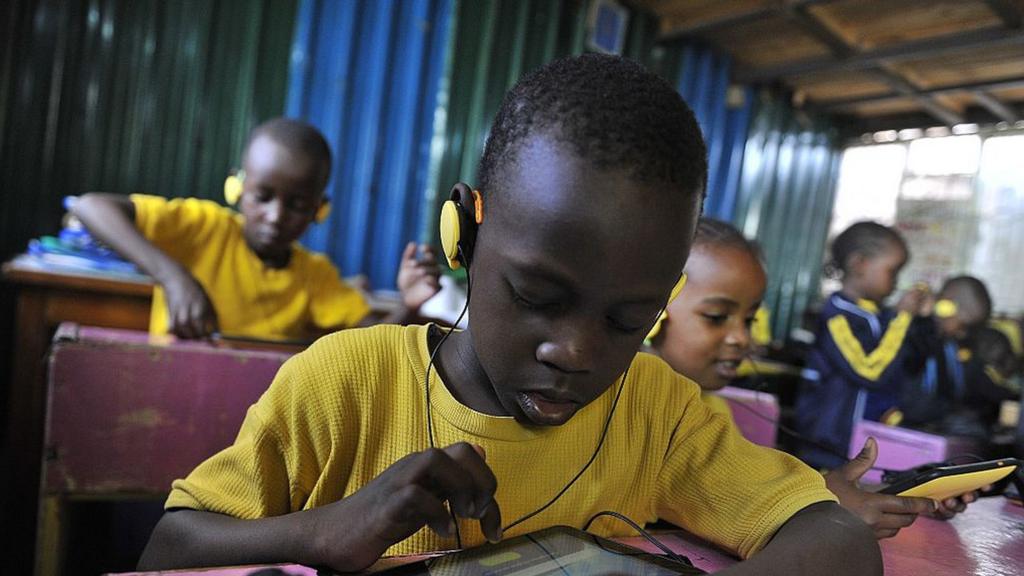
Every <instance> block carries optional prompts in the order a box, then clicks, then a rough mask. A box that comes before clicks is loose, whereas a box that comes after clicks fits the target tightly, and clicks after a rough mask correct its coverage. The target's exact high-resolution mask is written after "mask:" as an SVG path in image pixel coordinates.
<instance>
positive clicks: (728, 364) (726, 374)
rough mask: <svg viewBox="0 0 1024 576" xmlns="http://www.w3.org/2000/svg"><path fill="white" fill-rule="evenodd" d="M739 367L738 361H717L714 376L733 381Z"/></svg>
mask: <svg viewBox="0 0 1024 576" xmlns="http://www.w3.org/2000/svg"><path fill="white" fill-rule="evenodd" d="M739 366H740V361H739V360H718V361H716V362H715V374H718V376H720V377H721V378H725V379H726V380H734V379H735V378H736V376H737V374H738V373H737V369H738V368H739Z"/></svg>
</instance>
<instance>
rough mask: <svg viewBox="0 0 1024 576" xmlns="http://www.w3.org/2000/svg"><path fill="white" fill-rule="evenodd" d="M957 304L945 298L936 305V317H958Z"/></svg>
mask: <svg viewBox="0 0 1024 576" xmlns="http://www.w3.org/2000/svg"><path fill="white" fill-rule="evenodd" d="M956 313H957V306H956V302H953V301H952V300H949V299H946V298H943V299H942V300H939V301H938V302H936V303H935V316H936V317H938V318H952V317H953V316H956Z"/></svg>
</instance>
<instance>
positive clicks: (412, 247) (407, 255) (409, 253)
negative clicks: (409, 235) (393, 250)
mask: <svg viewBox="0 0 1024 576" xmlns="http://www.w3.org/2000/svg"><path fill="white" fill-rule="evenodd" d="M415 257H416V243H415V242H408V243H406V245H405V250H402V260H412V259H414V258H415Z"/></svg>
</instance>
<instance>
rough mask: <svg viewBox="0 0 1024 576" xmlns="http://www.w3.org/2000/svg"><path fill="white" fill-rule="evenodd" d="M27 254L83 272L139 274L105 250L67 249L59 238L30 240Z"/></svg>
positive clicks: (133, 266)
mask: <svg viewBox="0 0 1024 576" xmlns="http://www.w3.org/2000/svg"><path fill="white" fill-rule="evenodd" d="M28 254H29V255H30V256H33V257H34V258H37V259H38V260H40V261H41V262H43V263H47V264H54V265H58V266H67V267H72V268H79V269H84V270H96V271H102V272H117V273H121V274H139V273H140V272H139V269H138V268H136V266H135V265H134V264H132V263H131V262H128V261H125V260H122V259H121V258H120V257H119V256H117V255H116V254H115V253H114V252H111V251H110V250H109V249H107V248H99V247H95V246H93V247H86V248H75V247H69V246H68V245H67V244H65V243H63V242H62V241H61V239H60V238H55V237H53V236H43V237H42V238H40V239H38V240H30V241H29V244H28Z"/></svg>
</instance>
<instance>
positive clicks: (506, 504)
mask: <svg viewBox="0 0 1024 576" xmlns="http://www.w3.org/2000/svg"><path fill="white" fill-rule="evenodd" d="M427 333H428V327H426V326H405V327H403V326H377V327H373V328H367V329H361V330H347V331H344V332H338V333H335V334H331V335H329V336H326V337H324V338H322V339H320V340H319V341H317V342H316V343H315V344H314V345H313V346H312V347H310V348H309V349H308V350H306V351H305V352H303V353H301V354H298V355H296V356H294V357H292V358H291V359H289V360H288V361H287V362H286V363H285V364H284V366H282V368H281V370H280V372H278V374H277V377H276V378H275V379H274V382H273V384H272V385H271V386H270V388H269V389H268V390H267V392H266V393H265V394H264V395H263V397H262V398H260V400H259V401H258V402H257V403H256V404H254V405H253V406H252V407H250V408H249V411H248V414H247V415H246V418H245V421H244V422H243V424H242V428H241V430H240V431H239V433H238V437H237V439H236V440H235V443H234V444H233V445H232V446H230V447H228V448H226V449H224V450H223V451H221V452H219V453H217V454H215V455H214V456H212V457H211V458H210V459H208V460H207V461H206V462H204V463H202V464H200V465H199V466H198V467H197V468H196V469H195V470H194V471H193V472H192V473H191V474H190V475H189V476H188V477H187V478H185V479H184V480H176V481H175V482H174V484H173V487H172V492H171V495H170V497H169V498H168V500H167V503H166V507H167V508H168V509H171V508H192V509H198V510H209V511H213V512H218V513H222V514H228V515H231V516H235V517H239V518H247V519H252V518H260V517H267V516H275V515H280V514H286V513H290V512H294V511H299V510H304V509H309V508H314V507H317V506H323V505H326V504H329V503H331V502H335V501H337V500H339V499H341V498H344V497H346V496H349V495H351V494H352V493H353V492H355V491H357V490H358V489H360V488H361V487H363V486H364V485H365V484H367V483H368V482H369V481H370V480H372V479H373V478H375V477H376V476H378V475H379V474H380V473H381V472H382V471H384V469H386V468H387V467H388V466H390V465H391V464H392V463H394V462H395V461H397V460H398V459H400V458H402V457H403V456H406V455H408V454H410V453H413V452H417V451H422V450H425V449H427V448H428V441H427V424H426V409H425V399H424V371H425V368H426V365H427V362H428V359H429V354H428V345H427ZM624 386H625V388H624V390H623V392H622V397H621V399H620V401H619V405H618V407H617V408H616V410H615V413H614V414H613V417H612V421H611V426H610V428H609V431H608V435H607V438H606V440H605V444H604V446H603V447H602V448H601V450H600V453H599V454H598V456H597V458H596V459H595V461H594V463H593V464H592V465H591V467H590V468H589V469H588V470H587V472H586V473H585V474H584V475H583V476H582V477H581V478H580V479H579V481H577V483H576V484H575V485H573V487H572V488H570V489H569V490H568V491H567V492H566V493H565V494H563V495H562V497H561V498H559V499H558V500H557V501H556V502H555V504H554V505H552V506H551V507H550V508H548V509H547V510H545V511H544V512H542V513H540V514H538V515H537V516H534V517H533V518H531V519H530V520H527V521H525V522H523V523H521V524H519V525H518V526H516V527H515V528H514V529H512V530H510V531H509V532H508V533H507V534H506V535H507V536H514V535H516V534H522V533H525V532H530V531H534V530H538V529H540V528H543V527H546V526H550V525H554V524H566V525H570V526H575V527H577V528H582V527H583V525H584V524H585V523H586V522H587V520H588V519H590V517H591V516H593V515H594V514H596V513H597V512H600V511H602V510H615V511H618V512H620V513H623V514H625V515H627V516H629V517H630V518H632V519H633V520H634V521H636V522H639V523H641V524H642V523H644V522H649V521H653V520H655V519H656V518H664V519H666V520H669V521H671V522H673V523H676V524H678V525H680V526H683V527H685V528H687V529H688V530H690V531H691V532H693V533H696V534H698V535H700V536H702V537H704V538H706V539H708V540H710V541H712V542H715V543H717V544H719V545H721V546H724V547H725V548H727V549H729V550H733V551H736V552H737V553H738V554H740V555H742V556H744V557H746V556H748V555H750V554H751V553H753V552H755V551H756V550H758V549H760V547H762V546H763V545H764V544H765V543H766V542H767V541H768V539H769V538H770V537H771V536H772V535H773V534H774V533H775V531H776V530H777V529H778V528H779V526H781V525H782V524H783V523H784V522H785V521H786V520H787V519H789V518H790V517H791V516H792V515H793V514H794V513H796V512H797V511H798V510H800V509H802V508H804V507H806V506H808V505H810V504H813V503H815V502H821V501H825V500H829V501H834V500H835V497H834V496H833V495H832V494H831V493H830V492H828V491H827V490H826V489H825V484H824V481H823V479H822V477H821V475H820V474H818V473H816V472H814V471H813V470H811V469H810V468H808V467H807V466H805V465H804V464H802V463H801V462H799V461H798V460H796V459H795V458H793V457H791V456H788V455H786V454H783V453H781V452H777V451H775V450H770V449H766V448H762V447H760V446H756V445H754V444H751V443H750V442H748V441H746V440H745V439H744V438H743V437H742V436H740V434H739V432H738V431H737V430H736V428H735V426H733V425H732V423H731V422H729V421H728V420H727V419H725V418H722V417H721V416H717V415H713V414H712V412H710V411H709V410H708V409H707V408H706V406H705V405H704V403H703V402H701V401H700V389H699V388H698V387H697V385H696V384H694V383H693V382H692V381H689V380H686V379H685V378H683V377H681V376H679V375H677V374H676V373H674V372H673V371H672V370H671V368H669V367H668V365H667V364H665V363H664V362H662V361H661V360H660V359H657V358H655V357H654V356H651V355H649V354H639V355H637V356H636V358H635V359H634V360H633V364H632V366H631V368H630V369H629V375H628V379H627V381H626V382H625V385H624ZM617 388H618V384H616V385H613V386H612V387H610V388H609V389H608V391H607V392H605V393H604V394H603V395H601V396H600V397H598V398H597V399H596V400H595V401H594V402H592V403H591V404H589V405H587V406H585V407H584V408H583V409H582V410H580V411H579V412H578V413H577V414H576V415H575V416H574V417H573V418H572V419H571V420H570V421H569V422H567V423H566V424H564V425H562V426H557V427H550V428H545V427H526V426H523V425H520V424H519V423H517V422H516V421H515V420H514V419H512V418H510V417H496V416H488V415H485V414H481V413H479V412H476V411H473V410H471V409H469V408H467V407H465V406H463V405H462V404H460V403H459V402H458V401H457V400H456V399H455V398H454V397H453V396H452V395H451V393H450V392H449V391H448V389H447V388H446V386H445V385H444V384H443V383H442V382H441V381H440V379H439V377H438V376H437V374H436V372H433V371H432V377H431V406H432V418H433V427H434V437H435V441H436V446H438V447H443V446H447V445H449V444H453V443H455V442H459V441H466V442H471V443H475V444H479V445H480V446H482V447H483V448H484V449H485V450H486V454H487V464H488V465H489V466H490V467H491V469H492V470H493V472H494V474H495V476H496V477H497V479H498V489H497V493H496V500H497V502H498V505H499V507H500V509H501V516H502V519H503V522H504V525H507V524H509V523H510V522H511V521H513V520H516V519H519V518H521V517H523V516H525V515H526V514H528V513H530V512H533V511H535V510H536V509H538V508H540V507H541V506H542V505H543V504H545V503H547V501H548V500H550V499H551V498H552V497H553V496H554V495H555V494H556V493H557V492H558V491H559V490H560V489H561V488H562V487H563V486H565V485H566V484H567V483H568V482H569V480H570V479H571V478H572V477H573V476H574V475H575V474H576V473H577V472H578V471H579V470H580V469H581V468H582V467H583V465H584V464H585V463H586V461H587V460H588V459H589V458H590V457H591V455H592V453H593V452H594V448H595V447H596V445H597V441H598V438H599V436H600V433H601V430H602V428H603V426H604V424H605V421H606V418H607V416H608V411H609V410H610V408H611V405H612V401H613V399H614V397H615V392H616V390H617ZM354 528H355V526H354ZM459 528H460V530H461V534H462V540H463V545H465V546H476V545H479V544H481V543H483V541H484V538H483V536H482V534H481V533H480V529H479V524H478V523H477V522H476V521H461V520H460V524H459ZM591 529H592V530H593V531H595V532H596V533H598V534H602V535H606V536H621V535H627V534H630V533H631V530H630V529H629V528H628V526H626V525H625V524H623V523H621V522H619V521H617V520H614V519H611V518H608V517H602V518H600V519H598V520H597V521H595V522H594V524H593V525H592V527H591ZM454 546H455V542H454V540H453V539H444V538H441V537H440V536H438V535H436V534H435V533H434V532H432V531H430V530H429V529H426V528H424V529H422V530H420V531H419V532H417V533H416V534H414V535H413V536H411V537H410V538H408V539H406V540H405V541H403V542H400V543H398V544H396V545H394V546H392V547H391V548H390V549H389V550H388V554H404V553H416V552H424V551H430V550H439V549H447V548H452V547H454Z"/></svg>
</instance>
